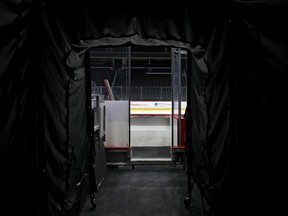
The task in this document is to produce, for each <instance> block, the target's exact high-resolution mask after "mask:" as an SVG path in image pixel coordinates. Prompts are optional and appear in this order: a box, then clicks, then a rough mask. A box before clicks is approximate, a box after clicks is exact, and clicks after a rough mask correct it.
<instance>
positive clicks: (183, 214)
mask: <svg viewBox="0 0 288 216" xmlns="http://www.w3.org/2000/svg"><path fill="white" fill-rule="evenodd" d="M193 192H194V190H193ZM195 193H197V191H195ZM186 194H187V176H186V174H185V172H184V170H183V168H182V167H171V166H135V169H131V168H127V167H126V168H109V169H108V171H107V176H106V178H105V180H104V182H103V185H102V186H101V188H100V190H99V191H98V193H97V207H96V209H95V210H91V205H90V200H88V201H87V204H86V205H85V207H84V209H83V210H82V213H81V216H164V215H165V216H188V215H190V216H191V215H192V216H198V215H199V216H200V215H201V216H202V215H203V213H202V203H201V202H199V201H196V200H195V201H193V200H192V204H191V206H190V207H188V208H187V207H185V205H184V203H183V200H184V199H185V197H186Z"/></svg>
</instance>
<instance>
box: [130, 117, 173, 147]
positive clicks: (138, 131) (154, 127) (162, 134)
mask: <svg viewBox="0 0 288 216" xmlns="http://www.w3.org/2000/svg"><path fill="white" fill-rule="evenodd" d="M170 119H171V117H165V116H164V117H160V116H156V117H155V116H151V117H147V116H146V117H144V116H137V117H136V116H134V117H132V118H131V147H140V146H141V147H145V146H146V147H153V146H154V147H158V146H171V126H170V125H171V123H170V121H171V120H170Z"/></svg>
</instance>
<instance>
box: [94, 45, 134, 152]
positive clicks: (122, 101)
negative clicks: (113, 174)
mask: <svg viewBox="0 0 288 216" xmlns="http://www.w3.org/2000/svg"><path fill="white" fill-rule="evenodd" d="M128 66H129V48H128V47H108V48H91V49H90V69H91V92H92V107H93V106H96V103H95V102H94V101H97V100H96V98H98V99H99V101H100V104H99V107H100V110H101V113H100V117H98V118H97V119H98V121H99V120H101V119H102V121H103V123H102V125H103V130H104V131H105V142H104V145H105V147H117V148H118V147H125V148H126V147H129V94H128V93H129V91H128V90H129V86H128V85H129V67H128ZM94 103H95V105H94Z"/></svg>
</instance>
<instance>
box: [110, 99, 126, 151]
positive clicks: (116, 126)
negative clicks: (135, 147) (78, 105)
mask: <svg viewBox="0 0 288 216" xmlns="http://www.w3.org/2000/svg"><path fill="white" fill-rule="evenodd" d="M104 105H105V107H106V141H105V146H117V147H127V146H128V145H129V113H128V112H129V102H128V101H105V103H104Z"/></svg>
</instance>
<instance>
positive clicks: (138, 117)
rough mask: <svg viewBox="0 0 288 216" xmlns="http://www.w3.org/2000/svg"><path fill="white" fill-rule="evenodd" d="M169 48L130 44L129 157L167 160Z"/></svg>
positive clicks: (169, 99)
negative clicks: (132, 45) (131, 45)
mask: <svg viewBox="0 0 288 216" xmlns="http://www.w3.org/2000/svg"><path fill="white" fill-rule="evenodd" d="M171 98H172V97H171V48H169V47H140V46H134V47H131V97H130V99H131V100H130V122H131V124H130V135H131V136H130V141H131V149H132V150H131V161H132V163H137V162H139V161H140V162H144V161H145V162H149V161H153V162H155V161H161V163H162V162H165V161H167V162H169V161H170V162H171V149H170V146H171V143H172V129H171V112H172V104H171Z"/></svg>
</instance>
